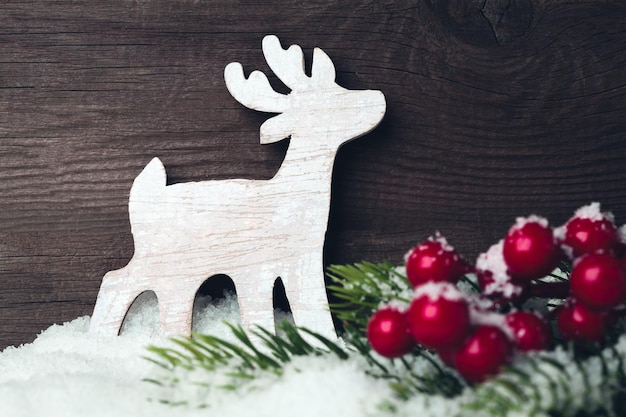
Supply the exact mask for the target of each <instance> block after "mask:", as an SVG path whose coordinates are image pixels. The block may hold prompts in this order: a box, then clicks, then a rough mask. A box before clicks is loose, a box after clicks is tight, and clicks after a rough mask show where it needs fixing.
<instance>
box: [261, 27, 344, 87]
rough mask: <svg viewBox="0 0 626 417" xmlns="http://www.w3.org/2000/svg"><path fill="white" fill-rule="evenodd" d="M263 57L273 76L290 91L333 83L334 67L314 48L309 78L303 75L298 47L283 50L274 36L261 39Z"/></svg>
mask: <svg viewBox="0 0 626 417" xmlns="http://www.w3.org/2000/svg"><path fill="white" fill-rule="evenodd" d="M263 55H265V60H266V61H267V64H268V65H269V67H270V68H271V69H272V71H274V74H276V75H277V76H278V78H280V80H281V81H282V82H283V83H284V84H285V85H286V86H287V87H289V88H290V89H291V90H292V91H303V90H309V89H312V88H319V87H323V86H330V85H333V84H334V83H335V66H334V65H333V63H332V61H331V60H330V58H329V57H328V55H326V53H325V52H324V51H322V50H321V49H319V48H315V51H314V53H313V66H312V71H311V77H308V76H307V75H306V74H305V73H304V55H303V54H302V49H301V48H300V47H299V46H298V45H291V46H290V47H289V48H288V49H286V50H285V49H283V48H282V46H281V45H280V40H278V37H276V36H275V35H268V36H266V37H265V38H263Z"/></svg>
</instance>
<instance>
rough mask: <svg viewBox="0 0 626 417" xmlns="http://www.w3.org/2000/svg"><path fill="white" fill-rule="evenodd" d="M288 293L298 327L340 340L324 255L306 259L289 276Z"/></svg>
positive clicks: (311, 255)
mask: <svg viewBox="0 0 626 417" xmlns="http://www.w3.org/2000/svg"><path fill="white" fill-rule="evenodd" d="M285 278H286V279H285V280H284V284H285V294H286V295H287V299H288V300H289V305H290V306H291V312H292V313H293V319H294V321H295V323H296V325H297V326H300V327H306V328H307V329H309V330H312V331H314V332H316V333H319V334H320V335H322V336H324V337H327V338H329V339H331V340H333V339H336V338H337V333H336V331H335V326H334V325H333V320H332V316H331V314H330V310H329V309H328V296H327V295H326V285H325V284H324V265H323V262H322V252H321V251H320V252H319V253H309V254H306V255H305V256H303V257H302V258H301V259H300V261H299V262H297V263H296V264H295V266H294V267H293V268H291V269H290V270H289V273H288V274H287V275H286V277H285Z"/></svg>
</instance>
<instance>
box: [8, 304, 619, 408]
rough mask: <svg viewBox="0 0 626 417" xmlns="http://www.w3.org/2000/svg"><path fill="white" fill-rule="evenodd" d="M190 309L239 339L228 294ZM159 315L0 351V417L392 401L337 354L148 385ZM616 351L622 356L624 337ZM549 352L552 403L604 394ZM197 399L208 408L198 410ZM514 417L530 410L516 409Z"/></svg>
mask: <svg viewBox="0 0 626 417" xmlns="http://www.w3.org/2000/svg"><path fill="white" fill-rule="evenodd" d="M195 314H196V316H195V317H194V324H195V328H194V330H196V331H198V332H202V333H207V334H212V335H215V336H218V337H220V338H222V339H227V340H228V339H230V340H233V341H234V340H235V339H234V336H233V335H232V333H231V331H230V330H229V329H228V327H227V326H226V325H225V324H224V322H225V321H226V322H230V323H238V322H239V310H238V305H237V302H236V298H235V297H234V296H227V297H226V298H225V299H222V300H220V301H218V302H216V303H212V302H209V300H207V299H204V300H201V302H200V303H199V305H198V306H197V308H196V312H195ZM157 317H158V307H157V304H156V299H155V298H150V297H144V298H143V299H141V300H139V302H138V303H136V304H135V306H134V307H133V308H132V309H131V312H130V313H129V316H128V318H127V320H126V322H125V323H124V327H123V329H122V334H121V335H120V336H117V337H106V336H101V335H96V334H91V333H89V332H88V328H89V317H80V318H77V319H75V320H73V321H71V322H69V323H65V324H63V325H54V326H52V327H50V328H48V329H47V330H45V331H44V332H42V333H41V334H40V335H39V336H38V337H37V339H36V340H35V341H34V342H33V343H31V344H27V345H23V346H20V347H17V348H14V347H9V348H7V349H5V350H4V351H3V352H0V417H39V416H41V417H43V416H45V417H74V416H77V417H78V416H80V417H83V416H89V417H99V416H102V417H108V416H115V417H119V416H124V417H141V416H146V417H148V416H149V417H160V416H168V417H172V416H186V417H187V416H189V417H196V416H220V417H229V416H255V417H256V416H260V417H263V416H268V417H269V416H272V417H293V416H298V417H306V416H315V417H318V416H342V417H357V416H358V417H362V416H380V415H388V414H386V413H385V412H383V411H382V410H383V408H384V405H385V404H389V401H390V399H391V398H393V395H392V393H391V391H390V388H389V386H388V385H387V382H386V381H383V380H380V379H375V378H373V377H370V376H368V375H367V373H366V369H367V366H366V364H365V362H364V360H363V358H361V357H359V356H358V355H353V356H352V357H351V358H350V359H348V360H339V359H338V358H337V357H336V356H334V355H327V356H320V357H313V356H307V357H297V358H295V359H294V360H293V361H292V362H291V363H290V364H289V365H287V366H286V368H285V370H284V373H283V374H282V375H280V376H277V375H274V374H271V373H265V374H261V375H260V376H259V377H258V379H256V380H254V381H252V382H250V383H248V384H245V385H244V386H243V387H241V388H239V389H237V390H234V391H229V390H224V389H220V388H216V386H218V385H220V384H222V383H224V378H225V375H224V373H220V372H207V371H204V370H199V371H198V372H183V373H181V374H180V375H179V374H176V376H177V377H180V382H179V383H178V384H176V385H175V386H173V387H170V386H165V387H159V386H158V385H155V384H152V383H149V382H146V381H145V379H157V380H163V378H164V376H170V377H171V376H172V374H171V373H169V372H166V371H164V370H162V369H160V368H159V367H158V366H156V365H154V364H152V363H151V362H150V361H148V360H146V359H145V357H146V356H151V355H152V354H151V353H150V352H149V351H147V350H146V347H147V346H149V345H155V346H160V347H166V346H172V345H171V342H170V341H169V340H167V339H164V338H161V337H159V336H158V334H157ZM616 349H617V351H619V352H620V354H621V355H624V352H626V337H622V339H621V341H620V343H618V345H617V346H616ZM550 355H551V357H553V359H555V360H558V361H559V362H561V363H565V364H567V365H566V366H567V368H568V369H569V375H570V377H569V378H568V383H567V384H566V385H567V388H568V389H569V390H570V395H569V399H567V397H564V396H563V395H555V396H554V398H555V400H554V401H555V402H554V403H553V405H552V407H556V408H557V409H560V408H561V407H575V408H576V407H584V406H585V404H587V403H590V401H589V400H590V399H592V398H602V387H603V385H605V383H607V381H604V380H603V377H602V371H601V369H602V368H601V366H600V365H599V363H596V364H591V366H590V368H589V369H590V371H588V373H587V381H586V382H585V378H583V377H582V375H581V374H580V372H579V368H577V367H576V366H575V365H574V364H573V363H568V359H567V357H566V355H565V352H563V351H562V350H557V351H555V352H552V353H551V354H550ZM152 357H154V356H152ZM570 362H571V361H570ZM596 362H597V361H596ZM608 365H609V369H615V366H616V365H617V362H616V361H615V359H612V360H610V361H609V362H608ZM549 368H550V367H547V368H546V369H544V370H543V371H542V373H543V375H548V372H549V371H550V370H552V371H553V370H554V369H549ZM527 371H531V372H532V370H530V369H527ZM535 379H536V380H535ZM196 382H200V383H208V384H209V385H210V387H208V388H207V387H206V386H202V385H198V384H196ZM532 384H533V387H534V388H537V389H539V390H541V391H545V392H548V391H549V390H550V389H551V388H550V382H549V381H547V380H546V378H541V375H539V376H538V377H537V378H535V377H533V382H532ZM590 388H592V389H590ZM472 395H473V394H472V391H471V390H466V391H465V393H464V394H463V395H461V396H459V397H456V398H454V399H445V398H442V397H439V396H426V395H422V396H419V395H418V396H415V397H413V398H411V399H410V400H408V401H406V402H400V401H398V402H395V404H394V405H395V406H396V415H398V416H414V415H419V416H420V417H429V416H430V417H435V416H437V417H444V416H445V417H450V416H454V415H459V414H462V415H472V416H476V415H478V414H476V411H472V412H471V413H470V414H467V410H465V413H459V412H460V411H461V406H462V404H463V403H466V402H467V401H468V400H471V396H472ZM550 397H551V396H550V395H548V396H546V398H550ZM161 400H168V401H170V402H178V401H187V402H189V403H190V404H191V405H179V406H172V405H168V404H163V403H162V401H161ZM597 401H598V400H597V399H596V400H595V401H594V402H595V403H596V404H597ZM198 404H205V405H206V407H205V408H198V407H197V405H198ZM522 408H524V405H523V404H522ZM513 414H515V415H517V416H524V415H527V413H526V412H524V411H522V410H519V411H518V412H517V413H513ZM537 415H540V416H547V414H541V413H539V414H537Z"/></svg>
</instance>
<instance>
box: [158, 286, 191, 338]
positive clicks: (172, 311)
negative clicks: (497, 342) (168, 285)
mask: <svg viewBox="0 0 626 417" xmlns="http://www.w3.org/2000/svg"><path fill="white" fill-rule="evenodd" d="M196 291H197V287H196V286H187V287H186V288H175V289H171V290H170V291H167V292H162V293H161V294H162V296H161V297H160V298H159V324H160V327H161V334H162V335H163V336H168V337H171V336H190V335H191V321H192V317H193V303H194V300H195V297H196Z"/></svg>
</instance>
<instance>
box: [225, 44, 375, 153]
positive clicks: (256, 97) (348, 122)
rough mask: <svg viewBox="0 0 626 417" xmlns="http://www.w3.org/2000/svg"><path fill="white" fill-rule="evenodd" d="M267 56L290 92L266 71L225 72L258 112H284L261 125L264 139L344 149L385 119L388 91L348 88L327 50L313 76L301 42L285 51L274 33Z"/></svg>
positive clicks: (318, 56)
mask: <svg viewBox="0 0 626 417" xmlns="http://www.w3.org/2000/svg"><path fill="white" fill-rule="evenodd" d="M263 54H264V55H265V59H266V60H267V63H268V65H269V67H270V68H271V69H272V71H274V73H275V74H276V75H277V76H278V78H279V79H280V80H281V81H282V82H283V83H284V84H285V85H286V86H287V87H288V88H289V89H290V90H291V92H290V93H289V94H280V93H278V92H276V91H274V89H273V88H272V87H271V86H270V83H269V82H268V80H267V77H266V76H265V74H263V73H262V72H260V71H254V72H252V73H251V74H250V76H249V77H248V78H247V79H246V78H245V76H244V73H243V67H242V66H241V64H239V63H237V62H233V63H230V64H228V65H227V66H226V69H225V70H224V78H225V80H226V87H227V88H228V91H229V92H230V94H231V95H232V96H233V97H234V98H235V99H236V100H237V101H239V102H240V103H241V104H243V105H244V106H246V107H249V108H251V109H254V110H259V111H264V112H269V113H279V114H278V115H277V116H274V117H272V118H270V119H268V120H267V121H266V122H265V123H263V125H262V126H261V143H272V142H277V141H279V140H281V139H285V138H287V137H289V136H291V137H292V138H294V140H297V139H296V138H299V137H305V136H308V137H315V138H319V139H320V140H323V142H325V144H326V146H329V147H339V146H340V145H341V144H342V143H344V142H346V141H349V140H350V139H354V138H357V137H359V136H362V135H364V134H366V133H368V132H369V131H371V130H372V129H374V128H375V127H376V126H377V125H378V123H380V121H381V120H382V118H383V115H384V114H385V97H384V96H383V94H382V92H380V91H376V90H347V89H345V88H343V87H340V86H339V85H337V84H336V83H335V67H334V65H333V63H332V61H331V60H330V58H329V57H328V55H326V53H324V51H322V50H321V49H319V48H316V49H315V50H314V52H313V64H312V70H311V76H310V77H309V76H307V75H306V74H305V72H304V56H303V54H302V49H300V47H299V46H298V45H292V46H291V47H289V49H287V50H284V49H283V48H282V47H281V45H280V41H279V40H278V38H277V37H276V36H274V35H268V36H266V37H265V38H264V39H263ZM323 144H324V143H317V144H316V145H317V146H321V145H323Z"/></svg>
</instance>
